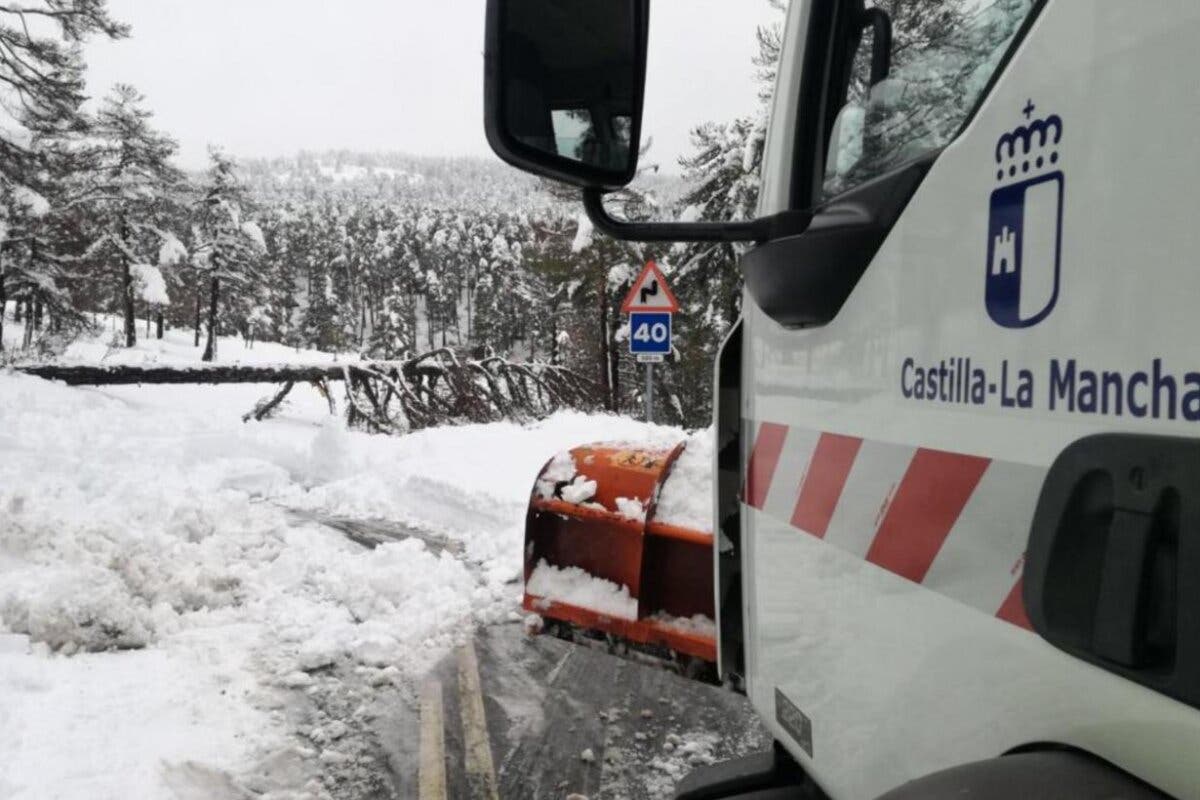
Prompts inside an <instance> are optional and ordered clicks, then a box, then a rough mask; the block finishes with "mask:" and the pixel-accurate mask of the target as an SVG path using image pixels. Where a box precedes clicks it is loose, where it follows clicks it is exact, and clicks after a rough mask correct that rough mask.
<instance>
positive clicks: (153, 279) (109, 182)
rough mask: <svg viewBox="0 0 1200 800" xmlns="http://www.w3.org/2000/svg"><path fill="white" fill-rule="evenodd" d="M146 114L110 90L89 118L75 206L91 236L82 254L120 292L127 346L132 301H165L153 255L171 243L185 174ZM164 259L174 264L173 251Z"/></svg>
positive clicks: (132, 334)
mask: <svg viewBox="0 0 1200 800" xmlns="http://www.w3.org/2000/svg"><path fill="white" fill-rule="evenodd" d="M152 116H153V115H152V114H151V112H150V111H149V110H147V109H146V108H145V97H144V96H143V95H142V94H141V93H140V92H138V91H137V89H135V88H134V87H132V86H129V85H127V84H117V85H116V86H114V87H113V90H112V92H111V94H109V95H108V97H106V98H105V99H104V101H103V103H101V106H100V109H99V112H98V113H97V115H96V120H95V123H94V125H93V129H92V130H93V136H92V137H91V140H92V141H91V147H90V148H89V151H90V152H89V153H88V161H89V162H90V164H89V169H88V170H87V176H88V177H87V179H86V182H87V184H88V185H87V187H86V188H85V190H84V194H83V196H82V197H81V198H80V200H79V203H80V205H82V206H84V207H86V208H87V210H88V212H89V214H90V215H91V216H92V217H93V219H94V220H95V223H96V230H97V233H98V237H97V238H96V240H95V241H93V242H92V244H91V245H90V246H89V247H88V253H89V255H90V256H91V257H93V258H96V259H99V260H100V261H101V263H104V264H107V265H109V271H110V272H111V274H113V275H114V277H115V279H116V280H117V283H118V286H119V289H118V292H117V294H118V296H119V297H120V303H121V314H122V317H123V319H124V340H125V346H126V347H133V345H134V344H135V343H136V342H137V326H136V321H137V308H136V305H137V300H138V299H139V297H140V298H142V299H145V300H147V301H149V302H151V303H153V304H154V305H157V306H160V307H161V306H162V305H165V303H166V300H167V296H166V291H165V289H166V284H165V281H164V280H163V278H162V275H161V272H160V271H159V268H158V266H157V262H158V260H159V259H158V258H157V256H158V254H159V253H160V251H161V250H162V246H163V244H164V243H166V242H167V241H168V240H169V239H170V240H174V241H175V242H178V238H177V237H176V236H175V234H174V233H172V232H170V231H169V230H167V226H168V224H169V222H170V221H171V219H172V216H173V214H172V212H173V208H172V207H175V206H178V205H179V204H180V203H181V202H182V199H183V197H182V192H183V189H184V176H183V173H182V172H180V170H179V169H177V168H176V167H175V166H174V165H173V164H172V163H171V159H172V158H173V157H174V156H175V153H176V151H177V150H178V145H177V144H176V143H175V141H174V140H173V139H171V138H170V137H169V136H167V135H166V134H163V133H160V132H159V131H156V130H155V129H154V128H153V127H151V124H150V120H151V117H152ZM174 216H175V218H177V217H178V215H174ZM172 249H173V248H172ZM168 255H174V256H175V257H176V259H175V260H176V261H178V253H177V252H175V253H168ZM160 284H161V287H162V291H161V292H159V291H157V288H158V286H159V285H160ZM148 291H149V292H150V293H147V292H148Z"/></svg>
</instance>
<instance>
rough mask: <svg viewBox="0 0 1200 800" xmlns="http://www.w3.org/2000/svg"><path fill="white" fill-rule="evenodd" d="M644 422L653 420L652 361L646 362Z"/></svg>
mask: <svg viewBox="0 0 1200 800" xmlns="http://www.w3.org/2000/svg"><path fill="white" fill-rule="evenodd" d="M646 422H654V362H653V361H650V362H647V363H646Z"/></svg>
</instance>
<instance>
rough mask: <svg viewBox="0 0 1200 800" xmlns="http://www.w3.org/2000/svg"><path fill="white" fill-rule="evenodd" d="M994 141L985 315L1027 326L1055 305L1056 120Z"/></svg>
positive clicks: (1058, 249) (1058, 217)
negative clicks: (993, 174)
mask: <svg viewBox="0 0 1200 800" xmlns="http://www.w3.org/2000/svg"><path fill="white" fill-rule="evenodd" d="M1034 110H1035V107H1034V105H1033V102H1032V101H1030V102H1029V103H1027V104H1026V105H1025V108H1024V109H1023V110H1022V111H1023V113H1024V114H1025V118H1026V119H1027V120H1029V121H1028V122H1027V123H1026V124H1024V125H1021V126H1019V127H1017V128H1015V129H1014V130H1012V131H1009V132H1006V133H1005V134H1004V135H1003V136H1001V137H1000V139H999V141H997V142H996V182H997V183H998V184H999V186H998V187H997V188H996V190H995V191H993V192H992V202H991V216H990V220H989V223H988V248H987V291H986V300H987V311H988V316H990V317H991V318H992V320H994V321H995V322H996V324H998V325H1003V326H1004V327H1006V328H1028V327H1029V326H1031V325H1036V324H1038V323H1039V322H1041V321H1042V320H1043V319H1045V318H1046V316H1047V315H1048V314H1049V313H1050V312H1051V311H1052V310H1053V309H1054V304H1055V303H1056V302H1057V301H1058V287H1059V270H1060V267H1059V263H1060V257H1061V255H1062V208H1063V189H1064V184H1065V181H1064V179H1063V174H1062V170H1061V169H1060V168H1059V158H1060V155H1059V146H1060V144H1061V143H1062V138H1063V123H1062V119H1060V118H1059V116H1058V115H1057V114H1050V115H1049V116H1047V117H1045V118H1044V119H1034V118H1033V112H1034Z"/></svg>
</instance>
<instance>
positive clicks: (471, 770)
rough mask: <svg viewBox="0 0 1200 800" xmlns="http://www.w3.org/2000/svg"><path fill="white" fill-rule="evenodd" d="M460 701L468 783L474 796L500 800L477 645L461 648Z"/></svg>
mask: <svg viewBox="0 0 1200 800" xmlns="http://www.w3.org/2000/svg"><path fill="white" fill-rule="evenodd" d="M458 698H459V706H460V707H461V708H462V726H463V749H464V750H465V751H466V752H465V759H464V760H465V762H466V763H465V765H466V771H467V782H468V784H469V785H470V787H471V796H472V797H473V798H477V799H481V800H499V795H498V794H497V792H496V769H495V767H494V766H493V765H492V747H491V744H490V742H489V741H488V729H487V717H486V715H485V713H484V708H483V690H482V688H481V687H480V684H479V660H478V659H477V658H476V657H475V645H473V644H471V643H470V642H467V643H466V644H464V645H463V646H462V647H460V648H458Z"/></svg>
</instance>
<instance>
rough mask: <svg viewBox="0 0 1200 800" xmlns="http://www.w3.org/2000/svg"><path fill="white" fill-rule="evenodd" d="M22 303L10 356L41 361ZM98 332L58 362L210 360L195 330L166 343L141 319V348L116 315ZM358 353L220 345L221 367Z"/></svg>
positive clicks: (9, 341)
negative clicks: (29, 346)
mask: <svg viewBox="0 0 1200 800" xmlns="http://www.w3.org/2000/svg"><path fill="white" fill-rule="evenodd" d="M15 309H16V303H15V302H14V301H10V302H9V303H8V310H7V313H6V314H5V317H4V352H5V354H7V355H8V356H9V357H11V358H12V359H13V360H14V361H15V362H17V363H21V362H24V361H30V360H37V359H38V358H40V357H41V356H40V355H39V354H38V353H37V352H36V351H33V352H23V351H22V350H21V345H22V342H23V339H24V336H25V325H24V323H23V322H14V321H13V316H14V311H15ZM89 319H90V320H92V321H93V322H94V330H93V331H91V332H88V333H84V334H82V335H81V336H79V337H78V338H77V339H76V340H75V341H73V342H71V344H70V345H68V346H67V348H66V350H65V351H64V352H63V353H62V354H61V355H60V356H59V357H58V358H57V359H56V360H57V361H58V362H60V363H63V364H132V365H151V364H153V365H156V366H197V365H199V364H200V363H201V362H200V357H201V355H203V354H204V332H203V331H201V335H200V345H199V346H196V344H195V334H194V333H193V331H192V329H191V328H168V329H167V330H165V331H163V338H162V339H157V338H155V333H154V329H153V325H151V329H150V331H149V333H147V330H146V320H145V318H140V319H138V324H137V337H138V338H137V344H135V345H134V346H133V347H128V348H127V347H125V346H124V341H125V339H124V333H123V330H124V329H123V324H124V323H123V322H122V320H121V318H120V317H118V316H116V315H112V314H96V315H89ZM357 360H358V355H357V354H355V353H325V352H321V351H320V350H305V349H299V348H295V347H288V346H287V345H283V344H279V343H278V342H259V341H256V342H253V343H248V342H246V341H245V340H243V339H242V338H241V337H238V336H221V337H219V338H218V339H217V361H218V362H219V363H221V364H323V363H326V362H330V361H357Z"/></svg>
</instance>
